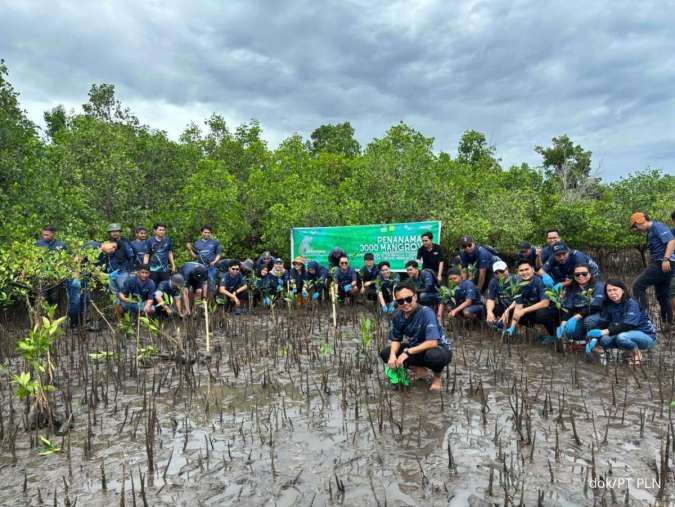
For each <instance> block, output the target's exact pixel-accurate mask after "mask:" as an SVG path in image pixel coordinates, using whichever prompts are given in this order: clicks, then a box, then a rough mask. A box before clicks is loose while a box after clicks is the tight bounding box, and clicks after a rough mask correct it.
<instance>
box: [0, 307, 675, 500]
mask: <svg viewBox="0 0 675 507" xmlns="http://www.w3.org/2000/svg"><path fill="white" fill-rule="evenodd" d="M365 318H370V319H372V320H373V333H372V340H371V341H370V343H367V341H368V340H366V341H365V342H364V341H363V340H362V336H361V331H360V322H361V321H362V320H363V319H365ZM211 326H212V328H213V336H211V338H210V340H209V341H210V348H211V353H210V355H205V354H204V353H203V352H204V351H205V348H206V343H205V332H204V323H203V320H202V319H201V318H200V319H194V320H190V321H186V322H180V323H167V325H165V326H164V327H163V330H162V332H161V334H159V335H158V334H153V333H151V332H150V331H149V330H147V329H142V328H141V329H140V342H141V345H143V346H147V345H148V344H154V346H156V347H157V349H158V351H159V356H158V357H156V358H154V359H151V360H149V361H147V362H146V363H145V364H142V363H141V364H138V365H137V364H136V363H137V361H136V359H137V355H136V352H135V350H136V336H128V337H125V336H123V335H121V334H120V333H116V334H113V333H112V332H111V331H110V330H109V329H108V328H107V326H106V325H105V323H104V324H103V325H102V328H101V331H99V332H84V331H81V332H80V333H79V334H67V335H65V336H64V337H62V338H60V339H59V342H58V346H57V350H56V352H55V353H54V355H53V358H52V360H53V362H54V363H55V371H56V374H55V378H54V382H55V384H56V386H57V390H56V391H55V393H54V394H53V396H52V404H53V406H54V407H56V411H57V413H59V414H62V415H64V416H65V417H70V416H72V428H71V429H70V431H66V432H65V434H64V435H62V436H56V435H54V434H53V433H52V432H51V430H50V429H49V428H41V429H39V430H32V431H26V429H25V427H26V425H27V424H28V421H27V417H26V412H25V407H26V405H25V403H24V401H23V400H19V399H17V398H16V396H15V395H13V394H12V391H13V386H11V385H10V384H9V380H10V374H11V373H15V372H17V371H18V368H19V367H20V364H19V363H18V361H16V360H13V361H12V362H11V364H10V365H9V368H8V371H5V372H3V373H2V377H1V378H2V380H1V381H0V382H1V384H0V407H1V409H2V410H1V413H2V418H1V423H2V424H0V427H1V432H2V434H1V435H0V440H2V446H1V448H0V504H2V505H39V504H41V503H45V504H50V505H54V504H58V505H87V506H89V505H144V504H145V505H191V506H192V505H232V504H237V505H327V504H339V505H380V506H384V505H424V506H426V505H453V506H454V505H457V506H459V505H495V504H499V505H505V504H513V505H518V504H524V505H536V504H538V503H539V504H540V505H593V504H597V505H603V504H605V505H611V504H621V505H650V504H655V503H659V504H661V505H668V504H669V503H671V502H672V500H673V496H672V492H671V484H672V481H673V472H672V470H673V468H672V462H671V461H672V460H671V456H672V454H673V452H674V451H675V439H673V438H672V435H673V426H672V425H671V424H670V420H671V411H670V408H669V407H670V402H671V399H672V398H673V378H674V376H673V368H672V365H673V349H672V342H671V341H670V340H667V339H665V338H664V336H663V335H660V336H659V345H658V348H657V349H655V350H652V351H651V352H650V353H649V354H648V355H646V361H645V362H644V364H643V365H642V366H641V367H638V368H633V367H629V366H627V365H625V364H623V363H622V362H621V361H620V359H616V360H614V361H612V362H611V363H610V365H609V366H605V367H603V366H601V365H600V364H597V363H589V362H587V361H586V360H585V359H584V357H583V354H575V353H562V352H559V351H556V350H555V348H554V347H552V346H544V345H541V344H538V343H537V342H536V340H535V339H534V337H527V336H524V337H519V338H517V339H515V340H513V342H512V343H503V342H502V340H501V338H500V337H499V336H498V335H495V334H493V333H491V332H490V331H489V330H487V329H484V328H481V327H475V328H467V327H465V326H462V325H459V326H457V327H454V328H452V329H450V330H449V334H450V337H451V338H452V341H453V344H454V357H453V360H452V363H451V366H450V368H449V369H448V370H447V375H446V377H445V379H444V386H443V390H442V392H440V393H431V392H429V391H428V384H427V383H426V382H425V381H418V382H416V383H415V384H414V385H412V386H411V387H409V388H403V389H401V388H398V387H395V386H391V385H389V384H388V382H387V380H386V378H385V376H384V374H383V366H382V364H381V362H380V361H379V358H378V356H377V350H378V349H379V348H380V347H381V346H382V345H383V344H384V343H385V341H386V334H387V329H388V322H387V321H385V320H383V321H380V320H378V319H377V318H376V317H375V316H374V314H373V313H372V311H370V309H369V308H366V307H363V306H356V307H353V308H341V309H340V311H339V319H338V328H337V330H334V329H333V328H332V323H331V316H330V310H329V308H327V307H312V308H301V309H293V311H292V318H291V319H290V320H289V318H288V312H287V310H286V309H278V311H277V312H276V314H275V316H274V318H272V316H271V315H270V314H269V313H267V312H254V313H253V314H250V315H245V316H239V317H235V316H233V315H220V314H215V315H211ZM14 339H15V336H14V333H8V332H5V335H4V337H3V340H4V341H5V344H4V345H5V346H6V347H9V348H11V342H12V340H14ZM8 344H10V345H9V346H8ZM6 350H8V349H7V348H6ZM102 351H107V352H111V354H109V355H108V356H107V357H104V358H101V357H100V356H99V358H95V356H92V355H91V354H92V353H96V352H102ZM10 412H11V413H10ZM66 426H67V425H64V428H62V429H65V427H66ZM57 431H58V430H57ZM39 436H46V437H48V439H49V440H50V441H51V442H52V443H53V444H55V445H56V446H58V447H60V451H58V452H54V453H52V454H49V455H46V456H42V455H40V452H41V451H44V450H45V448H44V446H43V445H41V444H40V442H39V439H38V437H39ZM664 465H665V466H664Z"/></svg>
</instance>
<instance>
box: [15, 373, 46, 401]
mask: <svg viewBox="0 0 675 507" xmlns="http://www.w3.org/2000/svg"><path fill="white" fill-rule="evenodd" d="M12 384H15V386H16V395H17V396H18V397H19V398H30V397H31V396H35V394H36V393H37V392H38V390H39V388H40V386H39V383H38V382H37V380H34V379H32V378H31V376H30V372H28V371H24V372H23V373H19V374H18V375H14V376H13V377H12Z"/></svg>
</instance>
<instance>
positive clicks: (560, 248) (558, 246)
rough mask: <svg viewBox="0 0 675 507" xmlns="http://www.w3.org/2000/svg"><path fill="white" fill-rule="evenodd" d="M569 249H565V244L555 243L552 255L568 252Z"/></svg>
mask: <svg viewBox="0 0 675 507" xmlns="http://www.w3.org/2000/svg"><path fill="white" fill-rule="evenodd" d="M569 251H570V249H569V248H567V245H566V244H565V243H556V244H555V245H553V255H555V254H557V253H560V252H569Z"/></svg>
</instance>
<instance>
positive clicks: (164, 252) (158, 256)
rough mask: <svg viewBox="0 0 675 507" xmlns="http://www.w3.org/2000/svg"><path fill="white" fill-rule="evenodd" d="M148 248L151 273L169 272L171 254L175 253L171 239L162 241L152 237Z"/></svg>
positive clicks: (148, 242)
mask: <svg viewBox="0 0 675 507" xmlns="http://www.w3.org/2000/svg"><path fill="white" fill-rule="evenodd" d="M146 248H147V250H148V253H149V254H150V262H149V264H150V271H161V272H166V271H169V252H173V243H171V240H170V239H169V238H166V237H164V238H162V239H161V240H159V239H157V238H156V237H154V236H153V237H152V238H150V239H149V240H148V241H147V244H146Z"/></svg>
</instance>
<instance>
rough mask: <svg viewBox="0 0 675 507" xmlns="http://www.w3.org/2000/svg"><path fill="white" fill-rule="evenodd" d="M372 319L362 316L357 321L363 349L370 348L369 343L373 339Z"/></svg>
mask: <svg viewBox="0 0 675 507" xmlns="http://www.w3.org/2000/svg"><path fill="white" fill-rule="evenodd" d="M372 327H373V321H372V320H371V319H369V318H368V317H362V318H361V320H360V321H359V328H360V330H361V347H363V349H364V350H367V349H369V348H370V343H371V342H372V341H373V332H372Z"/></svg>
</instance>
